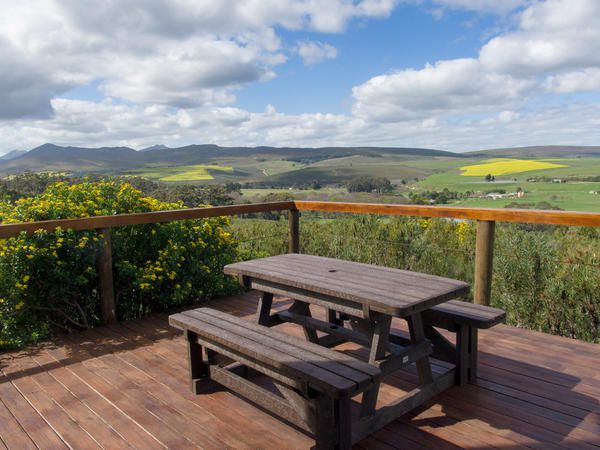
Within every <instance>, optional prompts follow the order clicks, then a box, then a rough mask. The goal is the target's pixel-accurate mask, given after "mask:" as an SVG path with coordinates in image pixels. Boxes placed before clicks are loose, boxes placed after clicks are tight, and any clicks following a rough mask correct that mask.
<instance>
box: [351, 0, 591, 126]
mask: <svg viewBox="0 0 600 450" xmlns="http://www.w3.org/2000/svg"><path fill="white" fill-rule="evenodd" d="M440 3H444V4H445V5H448V6H454V7H466V4H467V2H463V1H462V0H444V1H443V2H440ZM492 3H493V2H483V1H482V2H474V3H472V4H471V6H472V7H473V8H475V7H477V5H479V6H480V7H481V8H484V9H485V8H488V7H490V5H491V4H492ZM498 3H503V2H498ZM507 3H510V4H512V7H516V6H518V4H521V5H522V4H525V2H507ZM518 23H519V28H518V29H517V30H516V31H512V32H507V33H504V34H501V35H499V36H497V37H495V38H493V39H491V40H490V41H489V42H487V43H486V44H485V45H483V47H482V48H481V51H480V53H479V57H478V58H468V59H454V60H448V61H439V62H437V63H435V64H433V65H427V66H426V67H424V68H423V69H421V70H415V69H406V70H401V71H397V72H393V73H390V74H386V75H380V76H376V77H373V78H371V79H370V80H368V81H366V82H365V83H363V84H361V85H359V86H356V87H355V88H354V89H353V96H354V100H355V102H354V106H353V111H354V113H355V114H356V115H358V116H360V117H362V118H364V119H367V120H373V121H390V122H398V121H405V120H411V119H413V118H419V117H427V116H436V115H445V116H452V115H454V116H461V115H462V116H464V115H467V114H473V113H481V112H486V111H494V110H496V111H501V110H503V109H506V108H515V107H520V106H524V105H526V104H527V102H528V101H530V100H531V99H533V98H536V97H540V96H542V95H544V94H546V93H548V92H554V93H570V92H577V91H590V90H598V89H600V81H598V79H599V78H600V77H598V74H599V73H600V27H598V26H597V25H598V24H599V23H600V2H599V1H597V0H548V1H546V2H536V3H532V4H531V6H529V7H528V8H527V9H525V10H524V11H523V12H522V13H521V15H520V17H519V22H518Z"/></svg>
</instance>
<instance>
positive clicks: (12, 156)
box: [0, 150, 27, 161]
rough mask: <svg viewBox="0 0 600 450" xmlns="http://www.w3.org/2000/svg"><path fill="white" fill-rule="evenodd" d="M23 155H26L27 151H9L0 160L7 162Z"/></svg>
mask: <svg viewBox="0 0 600 450" xmlns="http://www.w3.org/2000/svg"><path fill="white" fill-rule="evenodd" d="M25 153H27V150H11V151H10V152H8V153H5V154H4V155H2V156H0V160H4V161H8V160H11V159H15V158H18V157H20V156H23V155H24V154H25Z"/></svg>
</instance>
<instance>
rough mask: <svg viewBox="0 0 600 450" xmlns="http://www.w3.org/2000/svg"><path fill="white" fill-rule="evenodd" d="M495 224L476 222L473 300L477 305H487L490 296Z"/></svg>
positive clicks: (489, 221)
mask: <svg viewBox="0 0 600 450" xmlns="http://www.w3.org/2000/svg"><path fill="white" fill-rule="evenodd" d="M495 228H496V222H494V221H491V220H478V221H477V240H476V243H475V277H474V280H473V281H474V283H475V292H474V294H473V299H474V301H475V303H477V304H478V305H489V304H490V299H491V294H492V270H493V260H494V235H495Z"/></svg>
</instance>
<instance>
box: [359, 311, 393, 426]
mask: <svg viewBox="0 0 600 450" xmlns="http://www.w3.org/2000/svg"><path fill="white" fill-rule="evenodd" d="M391 327H392V317H391V316H384V315H379V314H378V315H375V316H374V317H371V319H370V320H369V321H368V322H367V321H363V323H362V328H363V329H365V328H366V329H367V330H366V331H367V332H368V334H369V336H371V350H370V353H369V364H376V363H377V361H381V360H382V359H384V358H386V357H387V356H389V353H390V352H389V347H390V346H389V337H390V329H391ZM379 387H380V382H379V381H377V382H376V383H375V384H374V385H373V387H372V388H371V389H369V390H368V391H365V392H364V393H363V397H362V402H361V408H360V416H361V417H366V416H370V415H371V414H373V411H375V405H376V404H377V396H378V395H379Z"/></svg>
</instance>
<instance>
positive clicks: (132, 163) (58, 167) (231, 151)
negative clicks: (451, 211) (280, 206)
mask: <svg viewBox="0 0 600 450" xmlns="http://www.w3.org/2000/svg"><path fill="white" fill-rule="evenodd" d="M382 154H386V155H389V154H392V155H399V156H407V157H408V156H412V157H435V156H447V157H462V155H461V154H457V153H452V152H446V151H442V150H432V149H422V148H395V147H321V148H295V147H220V146H218V145H211V144H207V145H188V146H185V147H178V148H169V147H166V146H164V145H154V146H152V147H148V148H145V149H142V150H140V151H136V150H134V149H132V148H130V147H100V148H88V147H62V146H58V145H54V144H44V145H40V146H39V147H36V148H34V149H32V150H29V151H26V152H20V153H18V154H17V153H15V152H14V151H13V152H10V153H9V154H7V155H5V157H4V158H2V159H0V173H2V174H8V173H17V172H22V171H26V170H29V171H35V172H37V171H68V172H76V173H81V172H112V171H124V170H130V169H140V168H151V167H163V166H185V165H195V164H211V163H214V162H215V160H227V159H231V158H247V157H254V158H258V159H260V158H268V159H281V160H289V161H297V162H301V161H305V162H306V161H311V162H315V161H321V160H326V159H331V158H339V157H345V156H353V155H362V156H380V155H382Z"/></svg>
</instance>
